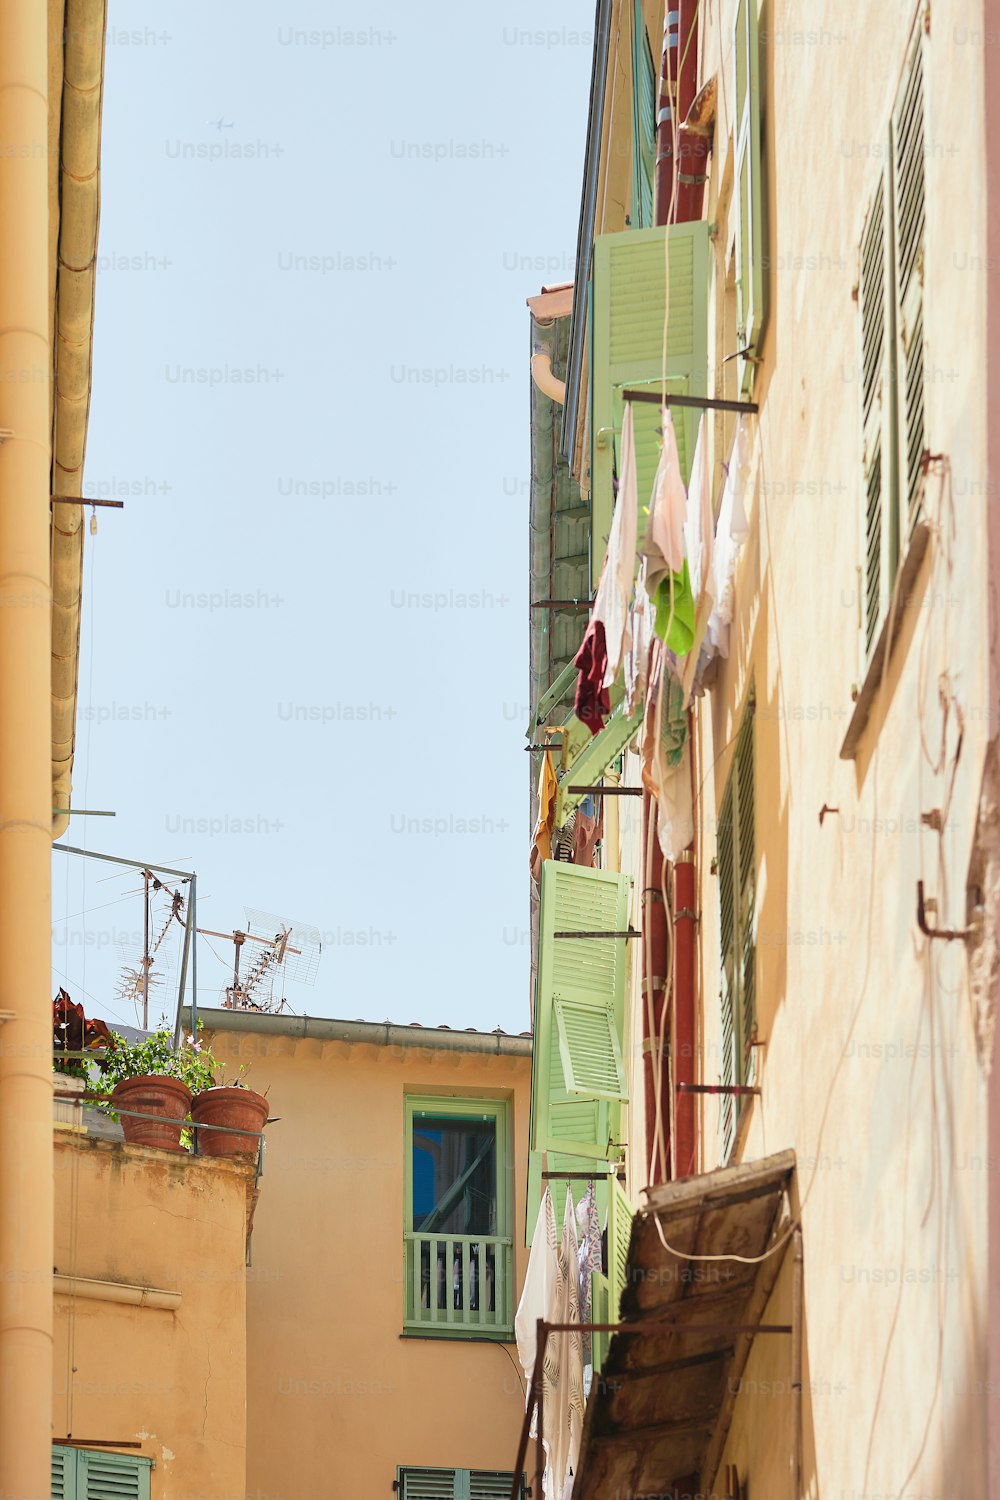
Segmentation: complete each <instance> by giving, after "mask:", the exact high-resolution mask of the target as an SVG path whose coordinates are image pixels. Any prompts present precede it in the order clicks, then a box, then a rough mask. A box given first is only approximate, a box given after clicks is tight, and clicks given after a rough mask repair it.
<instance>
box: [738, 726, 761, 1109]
mask: <svg viewBox="0 0 1000 1500" xmlns="http://www.w3.org/2000/svg"><path fill="white" fill-rule="evenodd" d="M755 774H756V767H755V756H754V715H753V709H752V707H751V708H749V709H748V711H747V712H746V713H745V714H744V716H743V725H742V727H741V729H740V737H739V740H738V741H737V744H736V765H735V767H734V770H733V775H734V777H735V782H736V838H737V852H736V875H737V879H738V880H739V901H738V906H737V917H738V927H739V959H740V1030H739V1047H740V1051H739V1054H738V1061H739V1063H740V1068H739V1082H740V1083H749V1082H750V1079H751V1073H752V1065H753V1050H752V1048H751V1045H750V1044H751V1042H752V1041H753V1038H754V1034H755V1032H756V1029H757V978H756V970H757V923H756V905H757V837H756V796H755V787H754V777H755ZM737 1113H739V1109H737Z"/></svg>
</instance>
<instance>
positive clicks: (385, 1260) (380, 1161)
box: [211, 1032, 531, 1500]
mask: <svg viewBox="0 0 1000 1500" xmlns="http://www.w3.org/2000/svg"><path fill="white" fill-rule="evenodd" d="M211 1042H212V1048H213V1051H214V1052H215V1054H216V1056H218V1057H221V1058H228V1059H232V1060H233V1061H238V1062H241V1063H242V1062H249V1063H250V1065H251V1066H250V1071H249V1073H248V1074H247V1082H248V1083H251V1084H252V1085H253V1086H254V1087H255V1088H257V1089H261V1090H263V1089H265V1088H266V1089H267V1095H268V1100H269V1103H270V1112H271V1114H272V1116H276V1117H278V1119H277V1120H276V1122H275V1123H274V1124H272V1125H270V1126H269V1127H268V1131H267V1151H266V1157H265V1170H264V1178H263V1192H262V1195H261V1200H260V1203H259V1205H258V1208H257V1214H256V1219H255V1224H254V1234H253V1242H252V1261H253V1264H252V1267H251V1269H250V1271H249V1273H248V1276H249V1282H248V1292H247V1299H248V1300H247V1327H248V1387H247V1400H248V1447H247V1488H248V1491H249V1493H250V1494H251V1495H254V1496H257V1495H261V1496H267V1497H272V1500H277V1497H281V1500H313V1497H314V1496H316V1495H325V1494H342V1495H345V1496H347V1495H358V1496H361V1495H365V1496H368V1495H373V1496H374V1495H389V1494H391V1485H392V1482H393V1480H394V1479H395V1477H396V1465H397V1464H404V1465H406V1464H412V1465H429V1466H440V1467H445V1468H475V1469H502V1470H510V1469H512V1468H513V1464H514V1458H515V1455H516V1450H517V1439H518V1435H519V1432H520V1424H521V1420H522V1416H523V1411H524V1397H523V1392H522V1387H521V1383H520V1366H519V1365H517V1354H516V1350H515V1348H514V1346H513V1345H503V1344H496V1343H487V1342H479V1343H472V1342H464V1341H462V1342H453V1341H450V1340H449V1341H447V1342H446V1341H443V1340H433V1339H424V1338H421V1339H415V1338H403V1337H401V1334H402V1327H403V1277H402V1270H403V1238H402V1236H403V1172H404V1140H403V1134H404V1132H403V1109H404V1098H405V1096H406V1095H407V1094H443V1095H451V1096H454V1097H459V1098H463V1097H466V1096H471V1097H479V1096H487V1097H490V1098H509V1099H511V1100H512V1101H513V1111H512V1113H513V1137H514V1141H513V1147H514V1163H513V1187H514V1192H515V1205H514V1226H513V1227H514V1247H515V1263H516V1282H517V1291H518V1292H519V1291H520V1287H521V1284H522V1282H523V1277H524V1268H525V1258H526V1254H527V1252H526V1251H525V1250H524V1249H523V1238H524V1236H523V1223H524V1191H525V1181H526V1174H527V1134H528V1113H529V1086H530V1075H531V1064H530V1058H527V1057H505V1056H499V1057H498V1056H483V1055H481V1054H466V1053H459V1052H450V1053H442V1052H434V1051H431V1050H428V1049H426V1048H419V1049H418V1048H408V1047H402V1048H401V1047H394V1046H371V1045H367V1044H363V1045H348V1044H346V1043H342V1042H322V1041H319V1040H297V1041H295V1040H293V1039H292V1038H290V1037H276V1036H273V1035H272V1036H262V1035H246V1034H244V1035H237V1034H233V1033H223V1032H217V1033H214V1034H213V1035H212V1037H211ZM515 1305H516V1302H515Z"/></svg>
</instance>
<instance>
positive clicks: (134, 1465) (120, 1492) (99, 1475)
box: [76, 1448, 152, 1500]
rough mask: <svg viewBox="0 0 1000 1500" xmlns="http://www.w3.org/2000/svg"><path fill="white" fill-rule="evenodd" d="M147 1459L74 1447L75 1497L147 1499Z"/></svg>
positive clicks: (114, 1499)
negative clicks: (75, 1450)
mask: <svg viewBox="0 0 1000 1500" xmlns="http://www.w3.org/2000/svg"><path fill="white" fill-rule="evenodd" d="M151 1467H152V1464H151V1461H150V1460H149V1459H148V1458H133V1457H131V1456H130V1457H125V1456H124V1455H122V1454H120V1453H94V1452H92V1451H90V1450H89V1449H85V1448H81V1449H78V1450H77V1491H76V1492H77V1496H78V1500H149V1471H150V1468H151Z"/></svg>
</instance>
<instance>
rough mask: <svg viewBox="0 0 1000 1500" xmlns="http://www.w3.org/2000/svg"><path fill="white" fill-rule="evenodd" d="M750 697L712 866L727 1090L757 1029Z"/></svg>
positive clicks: (725, 1098) (725, 1148)
mask: <svg viewBox="0 0 1000 1500" xmlns="http://www.w3.org/2000/svg"><path fill="white" fill-rule="evenodd" d="M755 770H756V768H755V754H754V722H753V700H752V697H751V701H750V703H749V704H748V706H747V710H746V712H745V714H744V717H743V723H742V725H741V727H740V732H739V736H738V738H737V741H736V750H735V753H734V756H733V765H732V770H731V771H730V773H729V781H728V783H727V786H726V790H725V793H724V795H723V798H722V808H721V811H720V813H719V831H718V846H717V854H716V866H717V870H718V876H719V931H720V939H721V965H720V969H721V986H720V1007H721V1017H720V1023H721V1024H720V1035H721V1044H720V1046H721V1058H720V1067H719V1082H720V1084H721V1085H722V1087H723V1088H730V1087H733V1086H738V1085H742V1084H747V1083H749V1082H751V1080H752V1078H753V1072H754V1068H753V1049H752V1047H751V1043H752V1041H753V1040H754V1033H755V1031H756V1027H757V978H756V969H757V935H756V889H757V847H756V829H755V819H756V809H755V801H756V798H755V788H754V778H755ZM743 1107H744V1105H743V1100H742V1099H741V1098H740V1097H739V1096H734V1095H732V1094H723V1095H722V1096H721V1110H720V1135H721V1154H722V1160H723V1161H727V1160H728V1159H729V1155H730V1153H731V1151H732V1148H733V1142H734V1139H735V1135H736V1125H737V1122H738V1120H739V1117H740V1114H741V1113H742V1109H743Z"/></svg>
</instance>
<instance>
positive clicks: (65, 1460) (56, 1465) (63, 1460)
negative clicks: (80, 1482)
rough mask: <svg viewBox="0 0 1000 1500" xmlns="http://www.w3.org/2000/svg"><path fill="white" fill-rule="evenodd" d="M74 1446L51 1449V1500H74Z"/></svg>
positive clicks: (75, 1451)
mask: <svg viewBox="0 0 1000 1500" xmlns="http://www.w3.org/2000/svg"><path fill="white" fill-rule="evenodd" d="M76 1453H77V1450H76V1449H75V1448H53V1449H52V1500H76Z"/></svg>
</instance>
